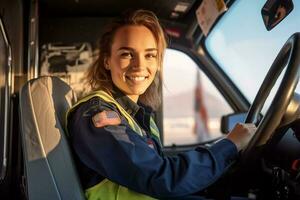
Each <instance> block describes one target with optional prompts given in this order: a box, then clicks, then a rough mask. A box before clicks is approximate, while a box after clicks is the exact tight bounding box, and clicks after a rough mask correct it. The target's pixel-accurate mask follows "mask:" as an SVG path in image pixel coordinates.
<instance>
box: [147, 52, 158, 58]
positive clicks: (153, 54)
mask: <svg viewBox="0 0 300 200" xmlns="http://www.w3.org/2000/svg"><path fill="white" fill-rule="evenodd" d="M145 57H146V58H147V59H152V58H157V54H156V53H147V54H146V55H145Z"/></svg>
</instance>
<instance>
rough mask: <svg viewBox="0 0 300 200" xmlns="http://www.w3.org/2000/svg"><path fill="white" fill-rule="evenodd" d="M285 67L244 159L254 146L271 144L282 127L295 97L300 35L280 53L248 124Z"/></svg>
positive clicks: (288, 42)
mask: <svg viewBox="0 0 300 200" xmlns="http://www.w3.org/2000/svg"><path fill="white" fill-rule="evenodd" d="M284 68H286V71H285V73H284V76H283V79H282V80H281V83H280V86H279V88H278V90H277V91H276V94H275V96H274V98H273V100H272V102H271V105H270V106H269V108H268V110H267V111H266V114H265V115H264V117H263V118H262V120H261V121H260V123H259V125H258V126H257V131H256V132H255V134H254V136H253V137H252V139H251V140H250V142H249V143H248V145H247V147H246V148H245V149H244V151H243V157H244V158H247V157H248V156H249V154H250V153H251V152H252V151H253V149H254V147H256V146H260V145H263V144H265V143H266V142H267V141H268V139H269V138H270V137H271V136H272V134H273V132H274V131H275V129H276V128H277V127H278V125H279V124H280V121H281V119H282V117H283V115H284V113H285V112H286V109H287V107H288V104H289V103H290V101H291V99H292V97H293V94H294V91H295V89H296V86H297V83H298V80H299V73H300V32H297V33H294V34H293V35H292V36H291V37H290V38H289V39H288V40H287V42H286V43H285V44H284V45H283V47H282V48H281V50H280V51H279V53H278V55H277V57H276V59H275V60H274V62H273V64H272V65H271V68H270V69H269V71H268V73H267V75H266V77H265V79H264V81H263V83H262V85H261V87H260V89H259V91H258V93H257V95H256V97H255V99H254V101H253V103H252V105H251V106H250V109H249V111H248V114H247V117H246V119H245V123H256V122H257V119H258V116H259V113H260V112H261V110H262V108H263V105H264V103H265V101H266V99H267V97H268V96H269V94H270V91H271V89H272V88H273V86H274V84H275V83H276V81H277V79H278V77H279V75H280V74H281V73H282V71H283V69H284Z"/></svg>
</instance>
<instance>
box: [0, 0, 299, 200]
mask: <svg viewBox="0 0 300 200" xmlns="http://www.w3.org/2000/svg"><path fill="white" fill-rule="evenodd" d="M128 9H131V10H134V9H146V10H151V11H153V12H154V13H155V14H156V15H157V16H158V18H159V20H160V22H161V24H162V26H163V28H164V31H165V33H166V35H167V38H168V48H167V50H166V53H165V60H164V74H163V85H162V93H161V97H162V99H163V102H162V105H161V107H160V108H159V109H158V110H157V112H156V113H155V120H156V123H157V124H158V126H159V129H160V133H161V141H162V144H163V150H164V153H165V154H166V155H175V154H178V153H180V152H183V151H186V150H189V149H193V148H196V147H197V146H199V145H202V146H210V145H211V144H212V143H214V142H215V141H217V140H219V139H221V138H222V137H224V136H225V135H226V134H227V133H228V132H230V130H231V129H232V128H233V126H234V125H235V124H236V123H238V122H246V123H255V124H256V125H257V127H258V128H257V131H256V133H255V136H254V137H253V139H252V140H251V141H250V142H249V144H248V146H247V148H246V149H245V150H244V151H242V152H240V154H241V157H240V159H239V160H238V161H237V162H236V163H235V164H234V165H233V166H232V167H231V168H230V169H229V170H228V171H227V172H226V173H225V174H224V175H223V176H222V177H221V178H220V179H219V180H217V181H216V182H214V183H213V184H212V185H211V186H209V187H208V188H207V189H206V190H204V191H199V196H205V197H208V198H212V199H230V197H232V196H240V197H247V198H249V199H280V200H281V199H283V200H296V199H300V121H299V117H300V96H299V95H300V86H299V85H298V81H299V75H300V71H299V70H300V14H299V13H300V2H299V1H297V0H285V1H280V0H258V1H255V2H254V1H242V0H227V1H224V0H156V1H149V0H148V1H147V0H139V1H133V0H122V1H119V0H110V1H105V0H85V1H82V0H65V1H59V0H23V1H22V0H13V1H9V0H0V199H12V200H15V199H21V200H39V199H49V200H50V199H51V200H56V199H57V200H59V199H67V200H69V199H77V200H81V199H85V197H84V193H83V190H82V187H81V183H80V180H79V178H78V172H77V169H76V166H75V164H74V160H73V157H72V152H71V151H70V147H69V144H68V136H67V133H66V131H65V129H64V128H65V123H66V122H65V112H66V111H67V110H68V109H69V108H70V107H71V106H72V105H73V104H74V103H75V102H76V101H77V100H78V99H80V98H81V97H83V96H84V95H86V94H87V93H88V92H89V91H90V88H89V85H88V84H87V82H86V81H85V75H86V72H87V69H88V68H89V67H90V66H91V65H93V63H94V61H95V59H96V57H97V53H98V42H99V38H100V36H101V34H102V33H103V30H104V28H105V26H106V25H107V24H109V23H110V22H111V21H112V20H113V19H114V18H115V17H116V16H119V15H120V14H121V13H122V12H124V11H127V10H128Z"/></svg>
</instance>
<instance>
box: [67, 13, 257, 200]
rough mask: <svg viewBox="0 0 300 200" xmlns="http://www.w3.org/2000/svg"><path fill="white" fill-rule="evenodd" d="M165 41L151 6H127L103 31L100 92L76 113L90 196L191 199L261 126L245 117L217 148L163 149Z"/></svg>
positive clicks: (95, 80) (94, 79)
mask: <svg viewBox="0 0 300 200" xmlns="http://www.w3.org/2000/svg"><path fill="white" fill-rule="evenodd" d="M165 48H166V41H165V37H164V33H163V31H162V28H161V26H160V25H159V22H158V19H157V18H156V16H155V15H154V14H153V13H152V12H150V11H145V10H137V11H135V12H132V13H127V14H126V15H125V16H122V18H120V19H119V20H118V21H116V22H115V23H113V24H112V25H111V27H110V28H109V29H108V30H107V31H106V32H105V33H104V34H103V36H102V38H101V40H100V53H99V57H98V60H97V63H96V65H94V66H93V67H92V68H91V69H90V71H89V75H88V77H89V80H90V84H91V86H92V88H93V90H94V91H95V92H93V93H92V94H90V95H89V96H87V97H85V98H84V99H82V100H81V101H79V102H78V103H77V104H76V105H75V106H74V107H73V108H72V109H71V111H70V112H69V113H70V114H69V115H68V122H69V125H68V128H69V133H70V136H71V142H72V146H73V149H74V151H75V155H76V158H77V166H78V168H79V174H80V176H81V180H82V183H83V187H84V188H85V189H86V196H87V198H88V199H105V200H109V199H130V200H133V199H152V198H168V199H170V198H173V197H179V198H181V199H183V198H184V197H185V196H187V195H190V194H193V193H195V192H198V191H200V190H202V189H204V188H206V187H207V186H209V185H210V184H212V183H213V182H214V181H215V180H216V179H217V178H218V177H220V175H221V174H222V173H223V172H224V171H225V170H226V169H227V168H228V167H229V166H230V165H231V164H232V163H233V162H234V160H235V159H236V158H237V155H238V151H239V150H240V149H242V148H243V147H244V146H245V144H247V142H248V141H249V140H250V138H251V136H252V133H253V132H254V130H255V126H254V125H245V124H240V125H237V126H236V127H235V128H234V130H233V131H232V132H231V133H230V134H229V135H228V136H227V138H226V139H223V140H220V141H219V142H217V143H215V144H214V145H213V146H211V147H210V148H201V147H199V148H197V149H195V150H192V151H188V152H185V153H182V154H179V155H177V156H173V157H166V156H164V155H163V153H162V151H161V144H160V141H159V132H158V129H157V127H156V125H155V122H154V120H153V118H152V112H153V109H154V110H155V109H156V108H157V107H158V106H159V103H160V100H159V93H160V91H159V89H160V87H159V85H160V84H161V71H162V61H163V55H164V50H165Z"/></svg>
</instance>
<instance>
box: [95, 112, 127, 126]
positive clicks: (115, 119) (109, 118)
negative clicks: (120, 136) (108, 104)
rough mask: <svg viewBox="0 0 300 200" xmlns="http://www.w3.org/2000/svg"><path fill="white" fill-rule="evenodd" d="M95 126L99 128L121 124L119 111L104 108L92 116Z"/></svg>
mask: <svg viewBox="0 0 300 200" xmlns="http://www.w3.org/2000/svg"><path fill="white" fill-rule="evenodd" d="M92 120H93V123H94V126H95V127H97V128H100V127H104V126H108V125H119V124H121V118H120V117H119V115H118V113H116V112H115V111H111V110H104V111H102V112H99V113H97V114H96V115H94V116H93V117H92Z"/></svg>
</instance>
